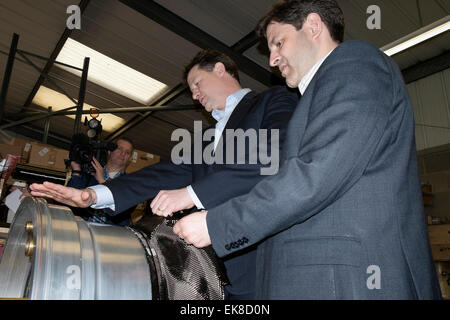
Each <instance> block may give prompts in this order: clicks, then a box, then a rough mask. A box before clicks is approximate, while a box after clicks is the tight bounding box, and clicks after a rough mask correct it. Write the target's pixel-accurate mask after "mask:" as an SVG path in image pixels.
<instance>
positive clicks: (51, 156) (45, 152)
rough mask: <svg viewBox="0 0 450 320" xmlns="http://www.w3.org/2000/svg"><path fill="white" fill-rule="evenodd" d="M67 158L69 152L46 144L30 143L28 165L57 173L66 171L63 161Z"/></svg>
mask: <svg viewBox="0 0 450 320" xmlns="http://www.w3.org/2000/svg"><path fill="white" fill-rule="evenodd" d="M68 158H69V151H67V150H63V149H58V148H55V147H53V146H49V145H47V144H41V143H37V142H31V152H30V159H29V161H28V164H29V165H31V166H35V167H45V168H48V169H52V170H57V171H66V164H65V163H64V159H68Z"/></svg>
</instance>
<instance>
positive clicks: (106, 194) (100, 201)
mask: <svg viewBox="0 0 450 320" xmlns="http://www.w3.org/2000/svg"><path fill="white" fill-rule="evenodd" d="M89 189H92V190H94V192H95V194H96V195H97V203H95V204H93V205H92V206H91V208H93V209H105V208H109V209H111V210H113V211H115V208H116V206H115V204H114V197H113V194H112V192H111V190H109V189H108V187H106V186H104V185H102V184H98V185H95V186H92V187H89Z"/></svg>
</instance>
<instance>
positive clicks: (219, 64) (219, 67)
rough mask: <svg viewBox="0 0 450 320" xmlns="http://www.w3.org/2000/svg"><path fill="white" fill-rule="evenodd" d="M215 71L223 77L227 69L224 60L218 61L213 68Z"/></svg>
mask: <svg viewBox="0 0 450 320" xmlns="http://www.w3.org/2000/svg"><path fill="white" fill-rule="evenodd" d="M213 71H214V73H216V74H217V75H218V76H219V77H222V76H223V75H224V74H225V72H226V70H225V65H224V64H223V63H222V62H217V63H216V64H215V65H214V69H213Z"/></svg>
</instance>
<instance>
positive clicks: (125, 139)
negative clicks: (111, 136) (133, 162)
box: [115, 137, 134, 151]
mask: <svg viewBox="0 0 450 320" xmlns="http://www.w3.org/2000/svg"><path fill="white" fill-rule="evenodd" d="M119 140H123V141H126V142H128V143H129V144H131V150H132V151H133V150H134V143H133V140H131V139H130V138H128V137H123V138H117V139H116V141H115V143H117V141H119Z"/></svg>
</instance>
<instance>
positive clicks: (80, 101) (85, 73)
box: [73, 57, 89, 134]
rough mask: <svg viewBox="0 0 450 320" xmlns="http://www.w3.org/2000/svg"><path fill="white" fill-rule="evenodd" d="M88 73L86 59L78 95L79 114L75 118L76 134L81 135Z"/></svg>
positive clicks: (74, 129) (87, 60)
mask: <svg viewBox="0 0 450 320" xmlns="http://www.w3.org/2000/svg"><path fill="white" fill-rule="evenodd" d="M88 71H89V58H88V57H86V58H84V63H83V73H82V74H81V83H80V91H79V93H78V105H77V114H76V116H75V125H74V127H73V133H74V134H77V133H80V131H81V118H82V111H83V104H84V98H85V96H86V84H87V76H88Z"/></svg>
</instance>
